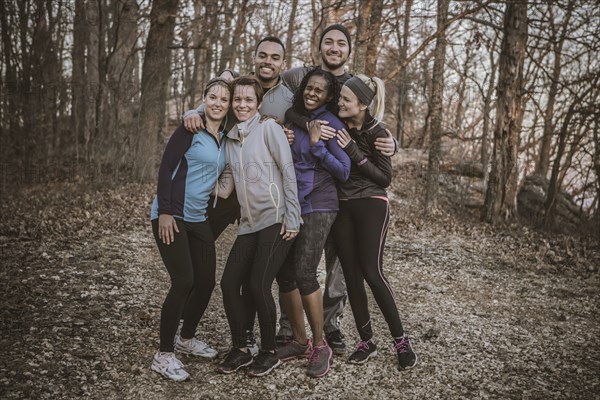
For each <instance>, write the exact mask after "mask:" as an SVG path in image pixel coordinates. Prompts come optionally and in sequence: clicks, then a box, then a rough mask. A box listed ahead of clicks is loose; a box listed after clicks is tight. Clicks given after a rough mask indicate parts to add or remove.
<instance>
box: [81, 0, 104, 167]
mask: <svg viewBox="0 0 600 400" xmlns="http://www.w3.org/2000/svg"><path fill="white" fill-rule="evenodd" d="M98 1H99V0H89V2H88V3H87V10H86V15H87V19H86V22H87V33H88V48H87V63H86V85H85V92H86V107H85V108H86V114H85V130H84V151H85V154H84V155H85V159H86V161H89V160H90V159H91V158H92V142H93V140H94V134H95V127H96V124H97V119H98V115H97V114H96V112H97V107H96V101H97V93H98V85H99V73H98V70H99V68H98V64H99V62H100V58H99V53H98V50H99V48H98V46H99V45H98V43H99V42H100V33H99V27H98V25H99V21H98V19H99V15H98Z"/></svg>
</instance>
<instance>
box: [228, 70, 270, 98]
mask: <svg viewBox="0 0 600 400" xmlns="http://www.w3.org/2000/svg"><path fill="white" fill-rule="evenodd" d="M238 86H251V87H253V88H254V93H256V100H257V101H258V103H259V104H260V103H262V100H263V96H264V95H265V92H264V91H263V88H262V86H261V85H260V82H259V81H258V79H256V77H254V76H252V75H243V76H240V77H239V78H235V79H234V80H233V81H232V82H231V93H232V94H233V92H234V91H235V88H236V87H238Z"/></svg>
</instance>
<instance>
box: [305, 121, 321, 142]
mask: <svg viewBox="0 0 600 400" xmlns="http://www.w3.org/2000/svg"><path fill="white" fill-rule="evenodd" d="M321 126H322V123H321V121H320V120H318V119H313V120H312V121H309V122H308V123H307V124H306V129H307V130H308V135H309V136H310V145H311V146H314V145H315V144H317V142H318V141H319V139H321Z"/></svg>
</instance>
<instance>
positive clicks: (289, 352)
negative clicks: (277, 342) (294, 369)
mask: <svg viewBox="0 0 600 400" xmlns="http://www.w3.org/2000/svg"><path fill="white" fill-rule="evenodd" d="M310 353H312V343H311V341H310V340H309V341H308V342H307V343H306V344H300V343H298V342H296V341H295V340H292V341H291V342H289V343H288V344H286V345H285V346H283V347H279V348H278V349H277V353H276V354H277V358H279V359H280V360H281V361H290V360H293V359H295V358H306V357H308V356H309V355H310Z"/></svg>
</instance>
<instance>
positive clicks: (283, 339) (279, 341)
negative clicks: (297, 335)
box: [275, 335, 294, 347]
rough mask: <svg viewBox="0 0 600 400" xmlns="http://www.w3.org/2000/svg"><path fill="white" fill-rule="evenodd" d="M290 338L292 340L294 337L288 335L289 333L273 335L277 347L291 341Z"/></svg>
mask: <svg viewBox="0 0 600 400" xmlns="http://www.w3.org/2000/svg"><path fill="white" fill-rule="evenodd" d="M292 340H294V338H293V337H292V336H289V335H277V336H275V345H276V346H277V347H283V346H285V345H286V344H288V343H289V342H291V341H292Z"/></svg>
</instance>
